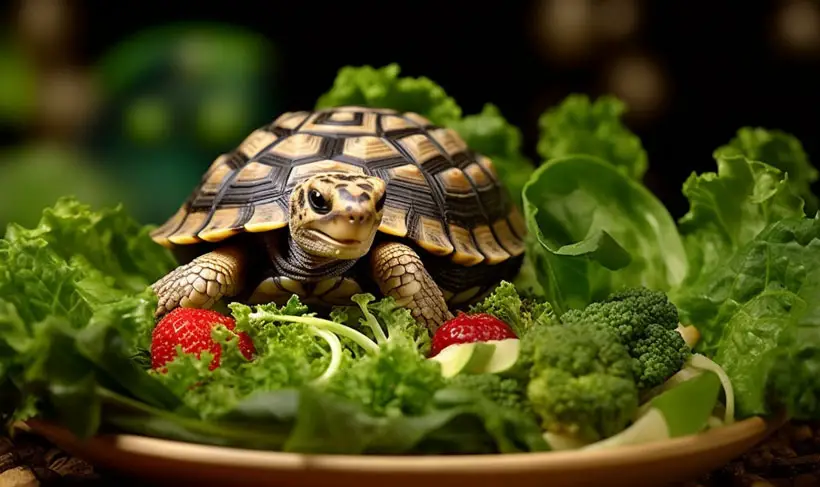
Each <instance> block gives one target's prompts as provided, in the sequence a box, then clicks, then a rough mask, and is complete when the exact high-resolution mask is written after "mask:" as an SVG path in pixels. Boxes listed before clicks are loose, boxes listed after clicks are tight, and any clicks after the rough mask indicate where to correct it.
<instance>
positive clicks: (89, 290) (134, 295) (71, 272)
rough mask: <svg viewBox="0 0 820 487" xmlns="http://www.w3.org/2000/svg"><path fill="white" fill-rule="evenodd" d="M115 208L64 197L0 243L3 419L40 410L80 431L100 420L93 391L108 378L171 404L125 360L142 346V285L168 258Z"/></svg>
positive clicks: (146, 320)
mask: <svg viewBox="0 0 820 487" xmlns="http://www.w3.org/2000/svg"><path fill="white" fill-rule="evenodd" d="M147 232H148V229H147V228H144V227H141V226H140V225H139V224H137V223H136V221H134V220H133V219H132V218H130V217H129V216H127V215H126V214H125V212H124V210H123V209H122V208H114V209H106V210H101V211H93V210H92V209H91V208H90V207H88V206H86V205H82V204H80V203H79V202H77V201H76V200H75V199H73V198H63V199H61V200H59V201H58V202H57V203H56V204H55V205H54V206H53V207H51V208H48V209H46V210H45V211H44V212H43V217H42V219H41V221H40V223H39V225H37V227H35V228H33V229H26V228H23V227H20V226H19V225H14V224H12V225H9V227H8V230H7V232H6V237H5V238H4V239H0V371H3V374H2V375H0V383H2V384H0V388H3V389H4V390H6V391H8V390H14V391H16V392H14V393H13V394H12V395H13V396H14V397H15V399H14V400H13V401H7V402H4V403H3V404H2V405H1V406H0V410H2V412H0V414H2V416H3V418H4V419H7V420H8V419H27V418H29V417H31V416H33V415H35V414H38V413H40V412H42V413H45V414H47V415H50V416H54V417H57V418H60V419H61V420H62V421H64V422H65V423H66V424H67V425H68V426H70V427H71V428H72V429H73V430H74V431H75V433H77V434H80V435H84V436H85V435H88V434H91V433H93V431H94V430H95V429H96V428H97V426H98V425H99V424H100V417H99V402H98V401H97V400H96V396H95V392H94V391H95V389H96V387H97V386H98V384H103V383H105V384H109V385H111V386H112V387H115V388H116V389H117V390H126V391H129V392H130V393H131V394H132V395H133V396H134V397H136V398H139V399H140V400H143V401H145V402H147V403H149V404H155V405H162V406H165V407H176V406H177V405H178V403H179V401H178V400H177V399H176V398H175V397H174V396H173V395H172V394H171V393H170V392H169V391H167V390H165V389H164V388H163V387H162V385H161V384H159V383H157V382H156V381H154V380H153V379H151V378H150V377H148V376H147V375H146V374H147V373H146V372H145V371H144V370H143V369H142V368H140V367H139V366H138V365H137V363H136V362H134V361H132V360H131V357H132V356H136V355H138V354H139V352H140V349H141V348H143V347H147V345H148V343H149V340H150V331H151V329H152V328H153V309H155V307H156V297H155V296H154V295H153V293H152V292H151V291H150V288H149V285H150V283H151V282H153V281H154V280H155V279H156V278H157V277H159V276H161V275H163V274H164V273H166V272H168V271H169V270H170V269H171V268H172V266H173V259H172V258H171V256H170V254H169V253H168V251H167V250H166V249H164V248H162V247H160V246H158V245H156V244H155V243H154V242H152V241H151V239H150V238H149V237H148V235H147Z"/></svg>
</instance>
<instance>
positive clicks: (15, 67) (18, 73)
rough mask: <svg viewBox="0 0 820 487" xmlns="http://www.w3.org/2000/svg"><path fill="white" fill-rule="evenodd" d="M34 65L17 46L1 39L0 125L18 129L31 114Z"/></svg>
mask: <svg viewBox="0 0 820 487" xmlns="http://www.w3.org/2000/svg"><path fill="white" fill-rule="evenodd" d="M35 80H36V76H35V72H34V66H32V63H31V61H30V59H29V58H28V57H26V55H25V53H24V52H23V49H22V48H21V47H20V45H19V44H18V43H16V42H14V41H13V40H11V39H2V40H0V125H6V126H21V125H25V124H27V123H28V122H29V121H30V120H31V118H32V117H33V115H34V108H35Z"/></svg>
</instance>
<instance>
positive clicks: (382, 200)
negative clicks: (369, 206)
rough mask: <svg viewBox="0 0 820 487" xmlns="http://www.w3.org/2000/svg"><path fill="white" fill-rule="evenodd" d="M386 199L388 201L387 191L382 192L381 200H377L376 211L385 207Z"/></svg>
mask: <svg viewBox="0 0 820 487" xmlns="http://www.w3.org/2000/svg"><path fill="white" fill-rule="evenodd" d="M385 201H387V193H386V192H385V193H382V197H381V198H379V201H377V202H376V211H377V212H379V211H382V208H384V202H385Z"/></svg>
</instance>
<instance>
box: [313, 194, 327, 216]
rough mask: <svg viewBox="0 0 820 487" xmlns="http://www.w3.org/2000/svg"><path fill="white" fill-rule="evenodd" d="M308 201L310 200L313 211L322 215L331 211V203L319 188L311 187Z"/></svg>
mask: <svg viewBox="0 0 820 487" xmlns="http://www.w3.org/2000/svg"><path fill="white" fill-rule="evenodd" d="M308 201H309V202H310V207H311V208H313V211H315V212H316V213H319V214H320V215H324V214H326V213H329V212H330V204H329V202H328V201H327V200H326V199H325V197H324V196H322V193H320V192H319V191H318V190H315V189H311V190H310V193H308Z"/></svg>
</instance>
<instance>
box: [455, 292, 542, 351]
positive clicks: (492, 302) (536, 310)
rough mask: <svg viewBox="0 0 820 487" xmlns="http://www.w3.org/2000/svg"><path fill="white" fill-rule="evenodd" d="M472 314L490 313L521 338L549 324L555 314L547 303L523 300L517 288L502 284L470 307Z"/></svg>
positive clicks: (529, 299)
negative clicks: (534, 328) (538, 327)
mask: <svg viewBox="0 0 820 487" xmlns="http://www.w3.org/2000/svg"><path fill="white" fill-rule="evenodd" d="M470 313H488V314H491V315H493V316H495V317H496V318H498V319H500V320H501V321H503V322H505V323H507V324H508V325H510V327H511V328H512V329H513V332H515V334H516V336H518V337H519V338H520V337H521V336H523V335H524V334H525V333H526V332H527V331H528V330H529V329H530V328H532V327H533V326H534V325H541V324H549V323H550V322H551V321H552V320H553V318H554V313H553V310H552V306H551V305H550V304H549V303H548V302H546V301H538V300H536V299H532V298H522V297H521V296H520V295H519V294H518V291H517V290H516V289H515V286H514V285H513V284H512V283H510V282H507V281H501V283H500V284H499V285H498V286H497V287H496V288H495V289H494V290H493V292H492V294H490V295H489V296H487V297H486V298H485V299H483V300H482V301H481V302H479V303H476V304H474V305H473V306H471V307H470Z"/></svg>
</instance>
